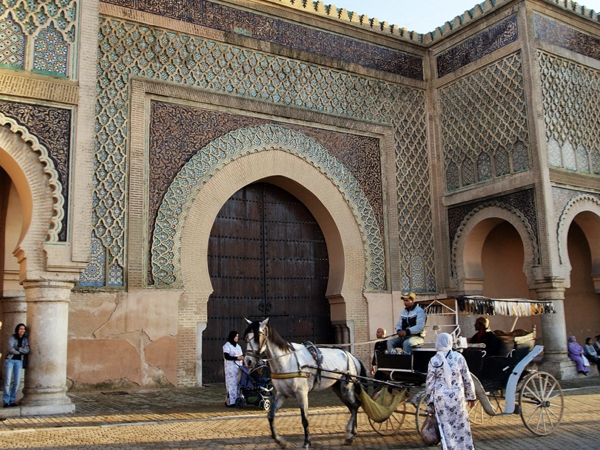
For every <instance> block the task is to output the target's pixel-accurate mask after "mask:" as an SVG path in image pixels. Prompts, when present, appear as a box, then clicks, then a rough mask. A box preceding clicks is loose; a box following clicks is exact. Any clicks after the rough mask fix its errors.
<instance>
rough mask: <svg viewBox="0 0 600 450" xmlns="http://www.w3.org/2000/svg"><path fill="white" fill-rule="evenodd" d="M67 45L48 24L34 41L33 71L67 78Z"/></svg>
mask: <svg viewBox="0 0 600 450" xmlns="http://www.w3.org/2000/svg"><path fill="white" fill-rule="evenodd" d="M68 56H69V45H68V44H67V43H66V42H65V40H64V39H63V37H62V35H61V34H60V33H59V32H58V31H57V30H56V28H54V25H53V24H50V26H49V27H48V28H46V29H45V30H42V31H40V34H39V35H38V37H37V38H36V39H35V52H34V55H33V70H35V71H36V72H42V73H48V74H50V75H59V76H63V77H64V76H67V63H68Z"/></svg>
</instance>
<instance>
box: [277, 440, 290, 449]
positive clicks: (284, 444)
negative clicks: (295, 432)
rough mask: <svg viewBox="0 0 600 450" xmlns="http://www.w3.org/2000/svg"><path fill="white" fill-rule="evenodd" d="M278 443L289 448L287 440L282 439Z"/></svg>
mask: <svg viewBox="0 0 600 450" xmlns="http://www.w3.org/2000/svg"><path fill="white" fill-rule="evenodd" d="M277 443H278V444H279V446H280V447H281V448H287V445H288V443H287V441H284V440H280V441H277Z"/></svg>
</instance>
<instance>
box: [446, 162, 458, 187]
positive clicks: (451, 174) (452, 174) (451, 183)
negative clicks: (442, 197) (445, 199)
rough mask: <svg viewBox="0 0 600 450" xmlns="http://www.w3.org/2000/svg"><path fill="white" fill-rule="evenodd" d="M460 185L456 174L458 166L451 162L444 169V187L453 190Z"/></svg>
mask: <svg viewBox="0 0 600 450" xmlns="http://www.w3.org/2000/svg"><path fill="white" fill-rule="evenodd" d="M459 187H460V178H459V176H458V166H457V165H456V164H455V163H453V162H451V163H450V164H448V169H446V189H447V190H448V191H454V190H456V189H458V188H459Z"/></svg>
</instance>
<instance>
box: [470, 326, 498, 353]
mask: <svg viewBox="0 0 600 450" xmlns="http://www.w3.org/2000/svg"><path fill="white" fill-rule="evenodd" d="M475 329H476V330H477V333H475V335H474V336H473V337H472V338H471V340H470V341H469V342H470V343H471V344H485V356H498V351H499V350H500V344H501V342H500V340H499V339H498V337H497V336H496V335H495V334H494V332H493V331H491V330H490V320H489V319H488V318H487V317H483V316H482V317H478V318H477V320H476V321H475ZM503 356H504V355H503Z"/></svg>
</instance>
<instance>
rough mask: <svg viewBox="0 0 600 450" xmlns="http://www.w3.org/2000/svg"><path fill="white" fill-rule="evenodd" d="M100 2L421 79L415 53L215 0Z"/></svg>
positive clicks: (421, 72) (419, 60) (116, 0)
mask: <svg viewBox="0 0 600 450" xmlns="http://www.w3.org/2000/svg"><path fill="white" fill-rule="evenodd" d="M104 2H105V3H111V4H113V5H117V6H122V7H125V8H131V9H136V10H139V11H144V12H149V13H152V14H157V15H160V16H165V17H170V18H172V19H177V20H182V21H185V22H190V23H193V24H196V25H201V26H204V27H208V28H214V29H217V30H221V31H226V32H229V33H236V34H242V35H244V36H248V37H252V38H255V39H258V40H261V41H266V42H271V43H273V44H278V45H282V46H285V47H288V48H293V49H296V50H303V51H306V52H311V53H316V54H319V55H323V56H327V57H329V58H335V59H340V60H343V61H347V62H352V63H355V64H358V65H361V66H365V67H370V68H372V69H377V70H382V71H385V72H391V73H396V74H398V75H404V76H406V77H409V78H414V79H417V80H422V79H423V59H422V58H420V57H418V56H415V55H410V54H407V53H403V52H399V51H397V50H392V49H390V48H386V47H381V46H378V45H374V44H369V43H367V42H361V41H358V40H356V39H350V38H347V37H344V36H339V35H336V34H333V33H328V32H325V31H321V30H317V29H314V28H309V27H304V26H302V25H297V24H294V23H291V22H287V21H285V20H281V19H276V18H274V17H267V16H261V15H258V14H256V13H252V12H250V11H243V10H240V9H235V8H232V7H230V6H225V5H220V4H218V3H213V2H209V1H205V0H188V1H178V2H172V1H171V2H155V1H152V0H104Z"/></svg>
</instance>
